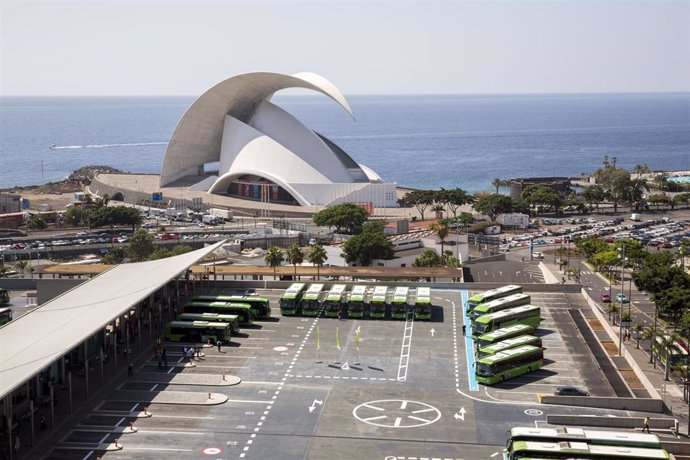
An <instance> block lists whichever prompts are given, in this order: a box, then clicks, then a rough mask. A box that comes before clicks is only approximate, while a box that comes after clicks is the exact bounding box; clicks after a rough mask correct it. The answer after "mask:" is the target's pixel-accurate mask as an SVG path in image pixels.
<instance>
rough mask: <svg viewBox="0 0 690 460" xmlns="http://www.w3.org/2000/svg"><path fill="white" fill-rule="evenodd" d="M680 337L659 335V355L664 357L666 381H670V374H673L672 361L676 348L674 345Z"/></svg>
mask: <svg viewBox="0 0 690 460" xmlns="http://www.w3.org/2000/svg"><path fill="white" fill-rule="evenodd" d="M677 339H678V337H675V336H673V335H668V334H659V335H658V339H657V346H658V347H659V351H658V353H660V354H661V355H662V356H663V357H664V380H668V376H669V373H670V372H671V366H670V362H669V361H670V359H671V356H672V354H671V353H673V351H674V350H675V348H676V344H675V343H674V342H675V341H676V340H677Z"/></svg>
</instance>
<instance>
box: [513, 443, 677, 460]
mask: <svg viewBox="0 0 690 460" xmlns="http://www.w3.org/2000/svg"><path fill="white" fill-rule="evenodd" d="M507 454H508V455H507V457H508V459H509V460H515V459H527V458H529V459H531V458H548V459H574V458H577V459H578V460H599V459H601V460H619V459H625V460H668V459H669V458H670V456H669V454H668V452H666V451H665V450H664V449H645V448H643V447H623V446H599V445H592V444H587V443H584V442H567V441H563V442H559V443H553V442H537V441H516V442H514V443H513V446H512V449H511V450H510V451H509V452H508V453H507Z"/></svg>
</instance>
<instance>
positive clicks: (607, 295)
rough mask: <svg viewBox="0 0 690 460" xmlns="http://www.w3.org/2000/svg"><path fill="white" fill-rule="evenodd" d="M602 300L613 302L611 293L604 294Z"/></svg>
mask: <svg viewBox="0 0 690 460" xmlns="http://www.w3.org/2000/svg"><path fill="white" fill-rule="evenodd" d="M601 301H602V302H606V303H608V302H611V296H610V295H609V294H602V295H601Z"/></svg>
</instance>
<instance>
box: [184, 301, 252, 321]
mask: <svg viewBox="0 0 690 460" xmlns="http://www.w3.org/2000/svg"><path fill="white" fill-rule="evenodd" d="M182 311H183V313H218V314H221V315H237V316H239V318H240V326H251V325H252V324H254V314H253V313H252V307H250V306H249V305H247V304H246V303H228V302H201V301H193V302H187V303H186V304H185V305H184V308H183V310H182Z"/></svg>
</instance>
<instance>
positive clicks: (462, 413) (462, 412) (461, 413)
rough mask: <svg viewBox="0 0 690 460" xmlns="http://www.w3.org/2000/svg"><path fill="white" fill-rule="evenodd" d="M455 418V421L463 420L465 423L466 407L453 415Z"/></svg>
mask: <svg viewBox="0 0 690 460" xmlns="http://www.w3.org/2000/svg"><path fill="white" fill-rule="evenodd" d="M453 418H455V420H458V419H459V420H462V421H463V422H464V421H465V407H464V406H463V407H461V408H460V411H459V412H456V413H455V415H453Z"/></svg>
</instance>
